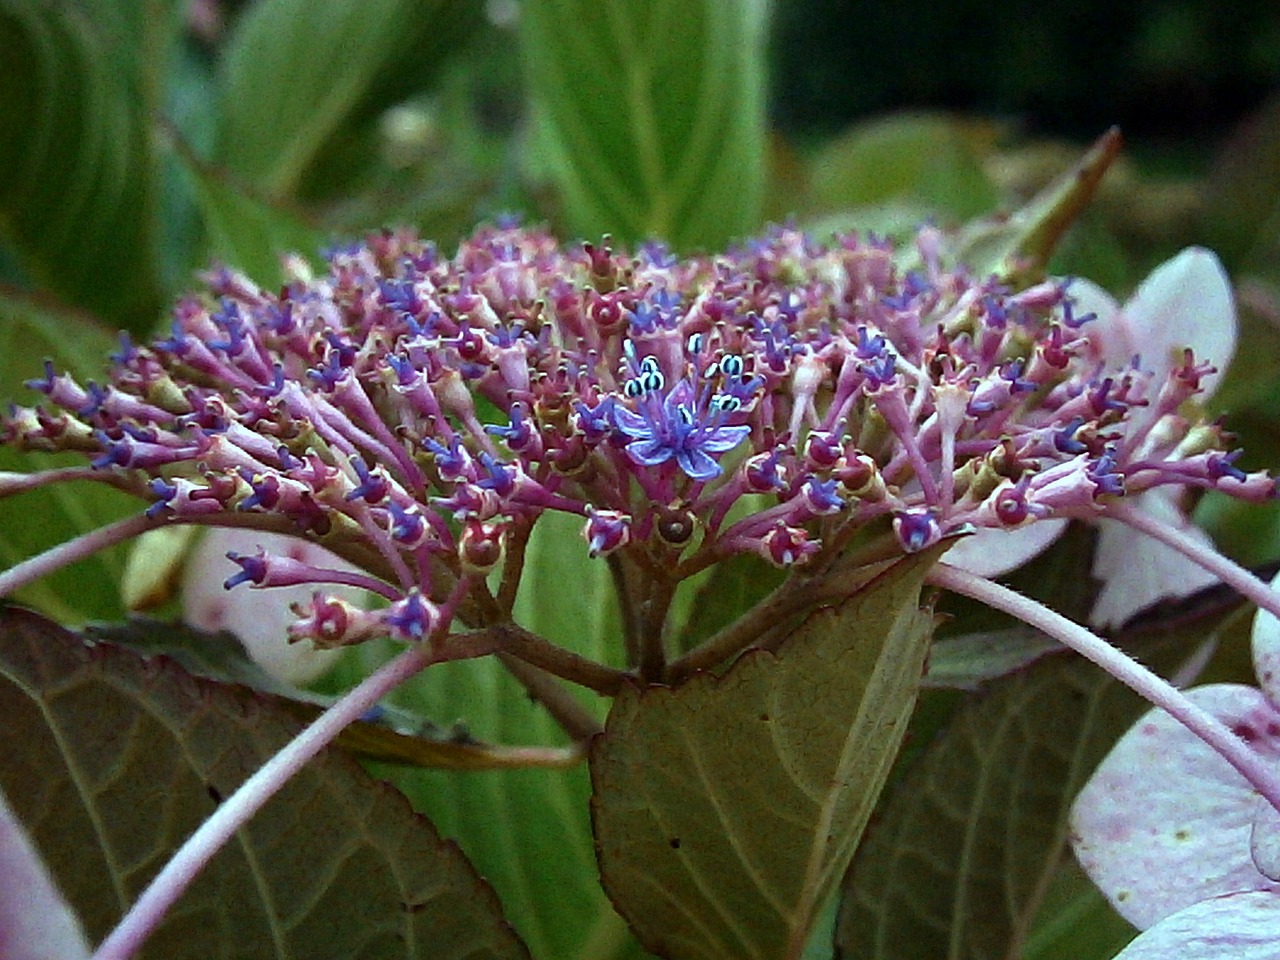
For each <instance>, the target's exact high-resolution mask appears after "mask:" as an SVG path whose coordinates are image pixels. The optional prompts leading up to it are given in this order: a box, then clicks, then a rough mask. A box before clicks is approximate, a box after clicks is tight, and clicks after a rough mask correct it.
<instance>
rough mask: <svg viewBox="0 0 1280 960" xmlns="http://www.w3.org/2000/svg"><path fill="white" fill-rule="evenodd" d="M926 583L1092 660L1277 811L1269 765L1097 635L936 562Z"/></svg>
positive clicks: (1279, 799)
mask: <svg viewBox="0 0 1280 960" xmlns="http://www.w3.org/2000/svg"><path fill="white" fill-rule="evenodd" d="M928 582H929V583H931V584H933V585H934V586H938V587H942V588H943V589H945V590H950V591H951V592H953V593H958V594H960V595H962V596H965V597H970V598H972V599H974V600H977V601H979V602H980V603H985V604H986V605H987V606H989V607H992V608H993V609H996V610H1001V611H1003V612H1005V613H1008V614H1010V615H1012V616H1015V617H1017V618H1018V619H1019V620H1021V621H1022V622H1023V623H1027V624H1030V625H1031V626H1033V627H1035V628H1036V629H1037V630H1042V631H1043V632H1045V633H1047V634H1048V635H1049V636H1051V637H1054V638H1056V639H1058V640H1060V641H1062V642H1063V643H1064V644H1066V645H1067V646H1068V647H1070V648H1071V649H1072V650H1074V651H1076V652H1077V653H1078V654H1080V655H1081V656H1082V657H1085V658H1086V659H1089V660H1092V661H1093V662H1094V663H1096V664H1097V665H1098V666H1100V667H1102V669H1103V670H1105V671H1107V673H1109V674H1111V675H1112V676H1113V677H1115V678H1116V679H1117V680H1119V681H1120V682H1121V683H1123V684H1125V685H1126V686H1128V687H1130V688H1132V689H1133V690H1135V691H1137V692H1138V693H1139V694H1141V695H1142V696H1143V697H1145V698H1146V699H1147V700H1149V701H1151V703H1153V704H1155V705H1156V706H1157V707H1161V708H1163V709H1164V710H1166V711H1168V712H1169V714H1170V715H1171V716H1172V717H1173V718H1174V719H1175V720H1177V721H1178V722H1179V723H1181V724H1182V725H1183V726H1185V727H1186V728H1187V729H1188V730H1190V731H1191V732H1192V733H1193V734H1195V735H1196V736H1197V737H1199V738H1200V739H1201V740H1203V741H1204V742H1205V743H1206V744H1208V745H1209V747H1210V748H1211V749H1213V750H1214V751H1215V752H1216V753H1218V754H1219V755H1220V756H1221V757H1222V758H1223V759H1224V760H1226V761H1227V762H1228V763H1230V764H1231V765H1232V766H1233V767H1235V768H1236V770H1237V771H1238V772H1239V773H1240V775H1241V776H1242V777H1244V778H1245V779H1246V780H1247V781H1249V783H1250V785H1252V786H1253V788H1254V789H1255V790H1257V791H1258V792H1259V793H1260V794H1262V795H1263V796H1264V797H1265V798H1266V799H1267V802H1268V803H1270V804H1271V805H1272V806H1273V807H1275V808H1276V809H1277V810H1280V779H1277V777H1276V771H1275V770H1274V769H1273V768H1272V766H1271V765H1270V764H1268V763H1267V762H1266V761H1264V760H1263V758H1262V757H1260V756H1259V755H1258V754H1257V753H1255V752H1254V751H1253V750H1251V749H1249V747H1248V745H1247V744H1245V742H1244V741H1243V740H1241V739H1240V738H1239V737H1237V736H1236V735H1235V734H1234V733H1232V732H1231V730H1230V728H1228V727H1227V725H1226V724H1224V723H1223V722H1222V721H1221V720H1219V719H1218V718H1217V717H1215V716H1214V715H1213V714H1211V713H1209V712H1208V711H1207V710H1205V709H1204V708H1203V707H1199V706H1197V705H1196V704H1195V703H1193V702H1192V701H1191V700H1189V699H1187V697H1186V696H1185V695H1184V694H1183V693H1182V691H1180V690H1179V689H1178V688H1177V687H1175V686H1173V684H1171V683H1169V682H1168V681H1167V680H1164V679H1162V678H1161V677H1158V676H1156V675H1155V674H1154V673H1152V672H1151V671H1150V670H1148V669H1147V668H1146V667H1144V666H1142V664H1140V663H1138V662H1137V661H1135V660H1133V659H1132V658H1130V657H1129V656H1127V655H1125V654H1124V653H1121V652H1120V651H1119V650H1117V649H1116V648H1115V647H1113V646H1112V645H1111V644H1109V643H1107V641H1105V640H1103V639H1102V638H1101V637H1099V636H1097V635H1096V634H1094V633H1092V632H1091V631H1089V630H1086V629H1085V628H1084V627H1082V626H1080V625H1079V624H1078V623H1075V622H1073V621H1071V620H1069V619H1067V618H1066V617H1064V616H1063V615H1062V614H1060V613H1057V612H1056V611H1054V610H1050V609H1049V608H1048V607H1046V606H1044V605H1043V604H1041V603H1038V602H1036V601H1035V600H1031V599H1029V598H1027V597H1024V596H1022V595H1021V594H1020V593H1017V592H1015V591H1013V590H1010V589H1009V588H1008V587H1004V586H1001V585H1000V584H997V583H992V582H991V581H990V580H987V579H984V578H983V577H979V576H975V575H974V574H972V573H969V572H967V571H965V570H961V569H959V568H958V567H952V566H949V565H948V564H945V563H939V564H937V565H936V566H935V567H934V568H933V569H932V570H931V571H930V572H929V577H928Z"/></svg>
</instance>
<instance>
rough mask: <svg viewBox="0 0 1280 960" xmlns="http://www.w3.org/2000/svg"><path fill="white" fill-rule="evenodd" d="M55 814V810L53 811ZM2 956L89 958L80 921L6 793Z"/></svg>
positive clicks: (0, 831) (1, 844)
mask: <svg viewBox="0 0 1280 960" xmlns="http://www.w3.org/2000/svg"><path fill="white" fill-rule="evenodd" d="M50 815H51V816H52V815H53V814H50ZM0 957H3V958H4V960H80V958H84V960H88V957H89V944H88V943H87V941H86V940H85V937H84V932H83V931H82V930H81V929H80V921H79V920H78V919H77V918H76V916H75V914H74V913H72V912H71V908H70V907H69V906H68V905H67V902H66V901H65V900H64V899H63V898H62V894H61V893H59V892H58V888H57V887H56V886H55V885H54V883H53V878H52V877H50V876H49V871H48V868H46V867H45V865H44V861H43V860H41V859H40V854H39V853H38V852H37V851H36V848H35V847H34V846H32V844H31V841H30V840H29V839H28V838H27V833H26V831H25V830H23V828H22V824H20V823H19V822H18V818H17V817H15V816H14V815H13V811H12V810H10V809H9V805H8V803H7V802H6V801H5V799H4V797H3V796H0Z"/></svg>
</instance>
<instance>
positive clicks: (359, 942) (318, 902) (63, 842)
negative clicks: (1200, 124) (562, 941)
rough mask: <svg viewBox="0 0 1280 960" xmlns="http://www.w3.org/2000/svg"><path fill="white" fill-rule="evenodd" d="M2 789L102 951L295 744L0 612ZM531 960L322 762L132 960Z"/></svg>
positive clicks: (375, 799)
mask: <svg viewBox="0 0 1280 960" xmlns="http://www.w3.org/2000/svg"><path fill="white" fill-rule="evenodd" d="M0 713H2V714H3V716H4V718H5V723H4V724H3V725H2V726H0V788H2V789H3V790H4V792H5V794H6V795H7V796H8V797H9V799H10V802H11V804H12V806H13V808H14V811H15V812H16V813H17V815H18V816H19V818H20V819H21V820H22V821H23V823H25V824H26V826H27V829H28V830H29V831H30V833H31V835H32V837H33V839H34V840H35V842H36V844H37V846H38V847H39V848H40V850H41V853H42V854H43V856H44V857H45V860H46V861H47V863H48V864H49V867H50V869H51V871H52V872H53V874H54V876H55V877H56V878H57V880H58V882H59V884H60V886H61V888H62V890H63V892H64V894H65V895H66V896H67V899H68V900H69V901H70V902H71V904H72V905H73V906H74V907H75V908H76V910H77V912H78V913H79V915H80V917H81V920H82V921H83V923H84V925H85V929H86V932H87V933H88V934H89V936H90V937H91V938H92V939H94V940H97V939H100V938H101V937H102V936H103V935H105V934H106V932H107V931H108V930H109V929H110V927H111V926H112V925H113V924H114V923H115V921H116V919H117V918H118V917H119V915H120V914H121V912H122V910H123V909H124V907H126V906H127V905H128V904H129V903H131V902H132V901H133V900H134V899H135V898H136V897H137V895H138V894H139V892H140V891H141V889H142V887H143V886H144V884H145V883H146V882H147V880H148V879H149V878H150V877H151V876H153V875H154V874H155V872H156V870H157V869H158V868H159V867H160V866H161V865H162V864H163V863H164V862H165V860H166V859H167V858H168V857H169V855H170V854H171V853H172V852H173V850H174V849H175V847H176V846H177V845H178V844H179V843H181V841H182V840H183V839H185V837H186V836H187V835H188V834H189V833H190V832H191V831H192V830H193V829H194V828H195V827H196V826H197V825H198V824H199V823H200V822H201V821H202V820H203V819H204V818H205V817H207V816H209V815H210V814H211V813H212V812H213V811H214V810H215V809H216V807H217V805H218V803H219V802H220V799H221V798H223V797H226V796H227V795H228V794H229V793H230V792H231V791H233V790H234V789H235V788H236V787H237V786H238V785H239V784H240V783H241V782H242V781H243V780H244V779H245V778H246V777H247V776H248V775H249V774H251V773H253V772H254V771H255V770H256V769H257V768H258V767H259V766H260V765H261V764H262V763H263V761H264V760H266V759H267V758H268V757H270V756H271V755H272V754H273V753H275V752H276V751H277V750H278V749H279V748H280V747H281V746H283V745H284V744H285V743H286V742H288V740H289V739H291V738H292V737H293V736H294V735H295V734H296V733H297V731H298V729H299V725H298V724H297V723H296V722H295V721H293V720H292V719H291V718H289V717H288V716H287V715H285V714H283V713H281V711H280V710H279V709H277V708H276V707H275V706H274V705H273V703H272V702H271V701H270V700H268V699H265V698H262V697H258V696H255V695H252V694H249V693H246V692H244V691H240V690H235V689H232V688H227V687H220V686H217V685H214V684H210V683H207V682H204V681H200V680H196V679H194V678H192V677H190V676H189V675H187V674H186V673H185V672H184V671H182V670H181V669H180V668H178V667H177V666H176V665H175V664H174V663H173V662H172V661H167V660H164V659H155V660H152V661H150V662H148V661H145V660H143V659H141V658H140V657H138V656H136V655H135V654H132V653H128V652H126V651H123V650H121V649H119V648H115V647H109V646H98V647H95V648H92V649H86V648H85V647H84V646H83V644H82V642H81V641H80V639H79V638H77V637H75V636H73V635H72V634H69V633H67V632H65V631H63V630H61V629H59V628H58V627H57V626H55V625H54V624H51V623H49V622H47V621H44V620H42V619H40V618H39V617H37V616H35V615H34V614H30V613H24V612H20V611H15V610H10V611H5V612H0ZM231 953H234V954H235V955H236V956H237V957H246V958H248V957H255V958H256V957H262V958H274V957H299V956H316V957H369V958H375V957H376V958H384V957H432V958H442V957H458V958H463V957H466V958H471V957H495V958H498V957H511V958H519V957H527V956H528V954H527V952H526V951H525V950H524V947H523V946H522V944H521V943H520V942H519V940H518V939H517V938H516V937H515V936H514V934H512V933H511V931H510V929H509V928H508V927H507V926H506V924H505V923H504V922H503V921H502V919H501V917H500V915H499V913H498V910H497V905H496V904H495V902H494V898H493V893H492V891H491V890H490V889H489V888H488V887H487V886H486V885H485V884H484V882H483V881H482V880H480V879H479V877H478V876H477V875H476V874H475V872H474V871H473V870H472V868H471V867H470V865H469V864H468V863H467V862H466V860H465V859H464V858H463V857H462V855H461V854H460V853H459V852H458V850H457V849H456V847H454V846H453V845H452V844H448V843H445V842H443V841H442V840H440V838H439V837H438V836H436V834H435V832H434V831H433V830H432V828H431V826H430V825H429V824H428V823H427V822H426V821H425V820H423V819H422V818H421V817H416V816H414V815H413V814H412V812H411V811H410V810H409V807H408V805H407V804H406V803H405V802H404V798H403V797H401V796H399V795H398V794H396V793H395V792H394V791H391V790H389V789H387V788H386V787H385V786H382V785H379V784H378V783H376V782H375V781H373V780H371V779H370V778H369V777H368V776H367V775H366V774H365V773H364V772H363V771H362V770H361V769H360V767H359V766H358V765H357V764H356V763H355V762H354V761H353V760H351V759H350V758H348V757H346V756H344V755H343V754H342V753H340V752H339V751H334V750H328V751H326V752H325V753H323V754H322V755H321V756H320V757H319V758H317V759H316V760H315V761H313V762H312V763H311V764H310V765H308V766H307V767H306V768H305V769H304V770H303V771H302V772H301V773H299V774H298V775H297V776H295V777H294V778H293V780H291V781H290V782H289V784H287V785H286V786H285V788H284V789H283V790H282V791H281V793H279V794H278V795H277V796H276V797H275V798H273V799H272V800H271V801H270V802H269V803H268V804H267V805H266V806H265V807H264V808H263V809H262V811H261V812H259V813H258V815H257V816H256V817H254V819H253V820H251V821H250V822H249V824H248V825H247V826H245V827H244V828H243V829H241V831H240V832H239V833H238V834H237V839H236V842H235V843H234V844H232V845H230V846H228V847H226V848H225V849H223V850H222V851H221V852H220V853H219V854H218V855H217V856H216V857H215V859H214V860H213V861H212V863H210V865H209V866H208V867H207V868H206V870H205V871H204V872H203V873H202V874H201V875H200V876H199V877H198V878H197V879H196V881H195V883H194V884H193V885H192V887H191V888H190V890H189V891H188V892H187V893H186V894H185V895H184V896H183V898H182V899H181V900H180V901H179V902H178V904H177V905H176V906H175V908H174V910H173V912H172V913H171V914H170V916H169V918H168V919H167V920H166V921H165V922H164V923H163V924H162V926H161V927H160V928H159V930H158V931H157V932H156V934H155V935H154V936H153V937H152V939H151V940H150V941H149V942H148V944H147V946H146V947H145V948H144V950H143V953H142V954H141V956H144V957H163V958H166V960H175V958H182V957H200V958H202V960H203V958H206V957H209V956H223V955H230V954H231Z"/></svg>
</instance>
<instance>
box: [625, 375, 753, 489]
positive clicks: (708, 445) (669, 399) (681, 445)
mask: <svg viewBox="0 0 1280 960" xmlns="http://www.w3.org/2000/svg"><path fill="white" fill-rule="evenodd" d="M704 392H705V391H704ZM716 400H717V397H716V396H711V397H697V396H695V394H694V390H693V386H692V385H691V384H690V383H689V381H688V380H681V381H679V382H678V383H677V384H676V385H675V386H674V387H672V388H671V392H670V393H668V394H667V395H666V397H665V398H662V397H660V395H659V392H658V391H651V392H648V393H645V395H644V396H642V397H641V398H640V401H639V412H635V411H632V410H629V409H628V408H626V407H625V406H623V405H621V404H619V405H618V406H616V407H615V408H614V411H613V422H614V425H615V426H616V427H617V429H618V431H619V432H620V433H622V434H624V435H625V436H628V437H630V438H631V442H630V443H628V444H627V454H628V455H629V456H630V457H631V459H632V460H634V461H635V462H636V463H638V464H640V465H641V466H645V467H652V466H656V465H658V464H660V463H665V462H666V461H667V460H670V459H671V458H672V457H675V459H676V463H678V464H679V465H680V469H681V470H683V471H684V472H685V473H686V474H688V475H689V476H690V477H692V478H693V479H694V480H711V479H713V478H714V477H718V476H720V473H721V472H722V471H721V468H720V464H718V463H716V461H715V459H714V458H713V457H712V454H720V453H725V452H727V451H729V450H732V449H733V448H734V447H736V446H737V445H738V444H739V443H741V442H742V441H743V440H745V439H746V437H747V434H749V433H750V432H751V427H749V426H747V425H746V424H742V425H740V426H724V425H723V421H724V418H725V415H726V414H727V413H728V412H729V411H728V409H726V406H725V405H722V404H719V403H717V402H716Z"/></svg>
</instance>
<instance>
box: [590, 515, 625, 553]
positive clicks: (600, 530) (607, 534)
mask: <svg viewBox="0 0 1280 960" xmlns="http://www.w3.org/2000/svg"><path fill="white" fill-rule="evenodd" d="M582 539H584V540H585V541H587V553H588V554H589V555H590V556H592V557H603V556H607V555H608V554H610V553H612V552H613V551H614V550H617V549H618V548H619V547H625V546H626V545H627V544H628V543H630V542H631V517H629V516H628V515H627V514H625V513H622V512H621V511H618V510H595V509H591V508H588V511H587V522H586V524H584V525H583V528H582Z"/></svg>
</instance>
